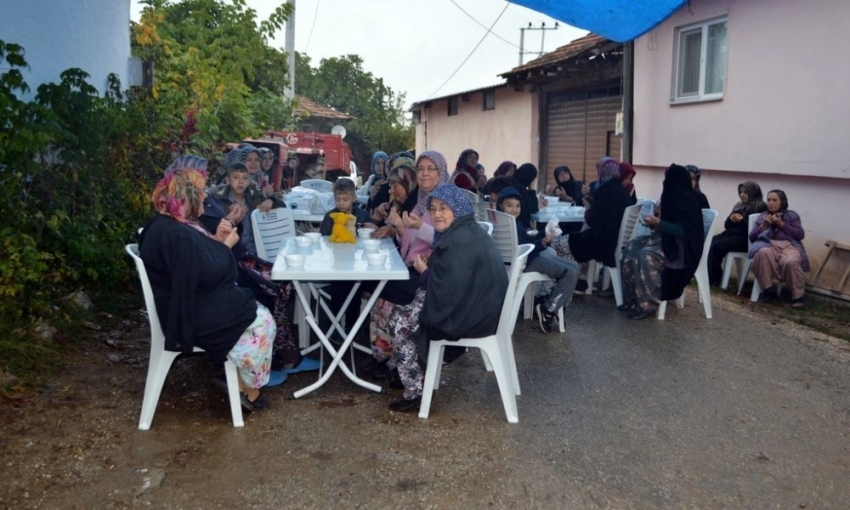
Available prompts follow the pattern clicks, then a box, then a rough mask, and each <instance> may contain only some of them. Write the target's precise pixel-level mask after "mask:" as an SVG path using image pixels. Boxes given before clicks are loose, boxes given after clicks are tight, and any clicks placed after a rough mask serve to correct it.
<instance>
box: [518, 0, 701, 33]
mask: <svg viewBox="0 0 850 510" xmlns="http://www.w3.org/2000/svg"><path fill="white" fill-rule="evenodd" d="M510 1H511V3H514V4H518V5H522V6H524V7H528V8H529V9H533V10H535V11H537V12H540V13H543V14H546V15H547V16H551V17H552V18H555V19H557V20H560V21H563V22H564V23H566V24H568V25H572V26H574V27H579V28H583V29H585V30H589V31H591V32H593V33H594V34H599V35H601V36H603V37H606V38H608V39H611V40H612V41H617V42H627V41H632V40H634V39H637V38H638V37H640V36H641V35H643V34H645V33H646V32H649V31H650V30H652V29H653V27H655V26H656V25H658V24H659V23H661V22H662V21H664V20H665V19H667V18H668V17H669V16H670V15H671V14H673V13H674V12H676V10H678V9H679V7H681V6H682V5H684V4H685V2H687V0H589V1H588V0H510Z"/></svg>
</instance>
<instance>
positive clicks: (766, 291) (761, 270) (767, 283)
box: [749, 189, 809, 309]
mask: <svg viewBox="0 0 850 510" xmlns="http://www.w3.org/2000/svg"><path fill="white" fill-rule="evenodd" d="M805 237H806V231H805V230H803V224H802V223H801V221H800V215H799V214H797V213H796V212H794V211H792V210H790V209H788V196H787V195H785V192H784V191H782V190H781V189H774V190H771V191H768V192H767V211H765V212H763V213H761V214H760V215H759V217H758V219H756V224H755V226H754V227H753V230H752V231H751V232H750V241H752V242H753V244H752V246H750V251H749V257H750V258H751V259H753V264H752V268H753V274H754V275H755V277H756V281H758V284H759V286H760V287H761V288H762V293H761V297H760V299H759V301H761V302H762V303H770V302H772V301H775V300H776V298H777V297H779V296H778V293H777V292H776V287H774V286H773V281H774V280H778V281H780V282H784V283H787V284H788V286H789V287H791V307H792V308H798V309H802V308H805V307H806V287H805V282H804V281H803V273H806V272H808V271H809V257H808V256H807V255H806V248H805V247H803V238H805Z"/></svg>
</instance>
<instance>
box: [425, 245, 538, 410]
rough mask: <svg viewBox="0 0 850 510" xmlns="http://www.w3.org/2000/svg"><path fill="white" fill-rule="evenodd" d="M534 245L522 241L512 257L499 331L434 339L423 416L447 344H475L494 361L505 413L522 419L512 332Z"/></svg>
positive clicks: (437, 381)
mask: <svg viewBox="0 0 850 510" xmlns="http://www.w3.org/2000/svg"><path fill="white" fill-rule="evenodd" d="M533 249H534V247H533V246H532V245H530V244H524V245H522V246H521V247H520V248H519V249H518V250H517V251H516V252H515V253H516V255H515V256H514V257H512V260H511V268H510V273H509V277H508V289H507V292H505V299H504V300H503V301H502V312H501V314H500V315H499V326H498V328H497V329H496V334H495V335H490V336H486V337H482V338H461V339H460V340H457V341H448V340H434V341H431V346H430V349H429V351H428V369H427V370H426V372H425V380H424V382H423V387H422V402H421V403H420V405H419V417H420V418H427V417H428V414H429V412H430V409H431V397H432V396H433V393H434V390H436V389H438V388H439V387H440V372H441V371H442V365H443V352H444V350H445V348H446V347H449V346H458V347H467V348H468V347H475V348H478V349H480V350H481V351H482V353H483V354H484V355H485V356H486V358H485V359H488V360H489V361H490V363H491V365H492V368H493V371H494V372H495V374H496V381H497V382H498V384H499V393H500V394H501V396H502V404H503V405H504V407H505V415H506V416H507V419H508V422H509V423H518V422H519V413H518V411H517V405H516V396H517V395H518V394H519V380H518V378H517V370H516V360H515V357H514V353H513V345H512V340H511V334H512V333H513V326H514V322H515V321H516V300H517V299H518V298H519V294H518V293H517V292H516V290H517V283H518V282H519V277H520V275H521V274H522V271H523V269H524V268H525V261H526V260H527V259H528V254H529V253H531V250H533Z"/></svg>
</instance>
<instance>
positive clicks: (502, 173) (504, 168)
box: [481, 161, 516, 201]
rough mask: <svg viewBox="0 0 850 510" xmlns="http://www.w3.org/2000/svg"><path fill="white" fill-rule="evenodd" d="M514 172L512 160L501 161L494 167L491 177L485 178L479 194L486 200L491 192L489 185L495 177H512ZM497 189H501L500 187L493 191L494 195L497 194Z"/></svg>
mask: <svg viewBox="0 0 850 510" xmlns="http://www.w3.org/2000/svg"><path fill="white" fill-rule="evenodd" d="M514 172H516V164H515V163H514V162H513V161H502V163H501V164H500V165H499V166H498V168H496V171H495V172H493V177H491V178H489V179H487V182H486V183H485V184H484V186H483V187H482V188H481V194H482V196H483V197H484V200H485V201H486V200H488V199H489V197H490V195H491V194H493V190H492V189H491V187H492V186H493V182H494V181H495V180H496V179H504V178H506V177H513V175H514ZM499 191H501V189H500V190H497V191H496V192H495V193H496V195H498V194H499Z"/></svg>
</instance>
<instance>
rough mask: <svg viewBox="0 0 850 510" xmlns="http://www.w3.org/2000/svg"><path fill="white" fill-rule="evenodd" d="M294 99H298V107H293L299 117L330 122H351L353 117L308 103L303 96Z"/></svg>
mask: <svg viewBox="0 0 850 510" xmlns="http://www.w3.org/2000/svg"><path fill="white" fill-rule="evenodd" d="M295 97H296V99H298V106H296V107H295V109H294V110H295V114H296V115H298V116H300V117H308V118H309V117H314V118H319V119H331V120H352V119H354V117H352V116H351V115H348V114H345V113H343V112H338V111H336V110H334V109H333V108H328V107H327V106H322V105H320V104H319V103H314V102H313V101H310V100H309V99H307V98H306V97H304V96H299V95H298V94H296V95H295Z"/></svg>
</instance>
